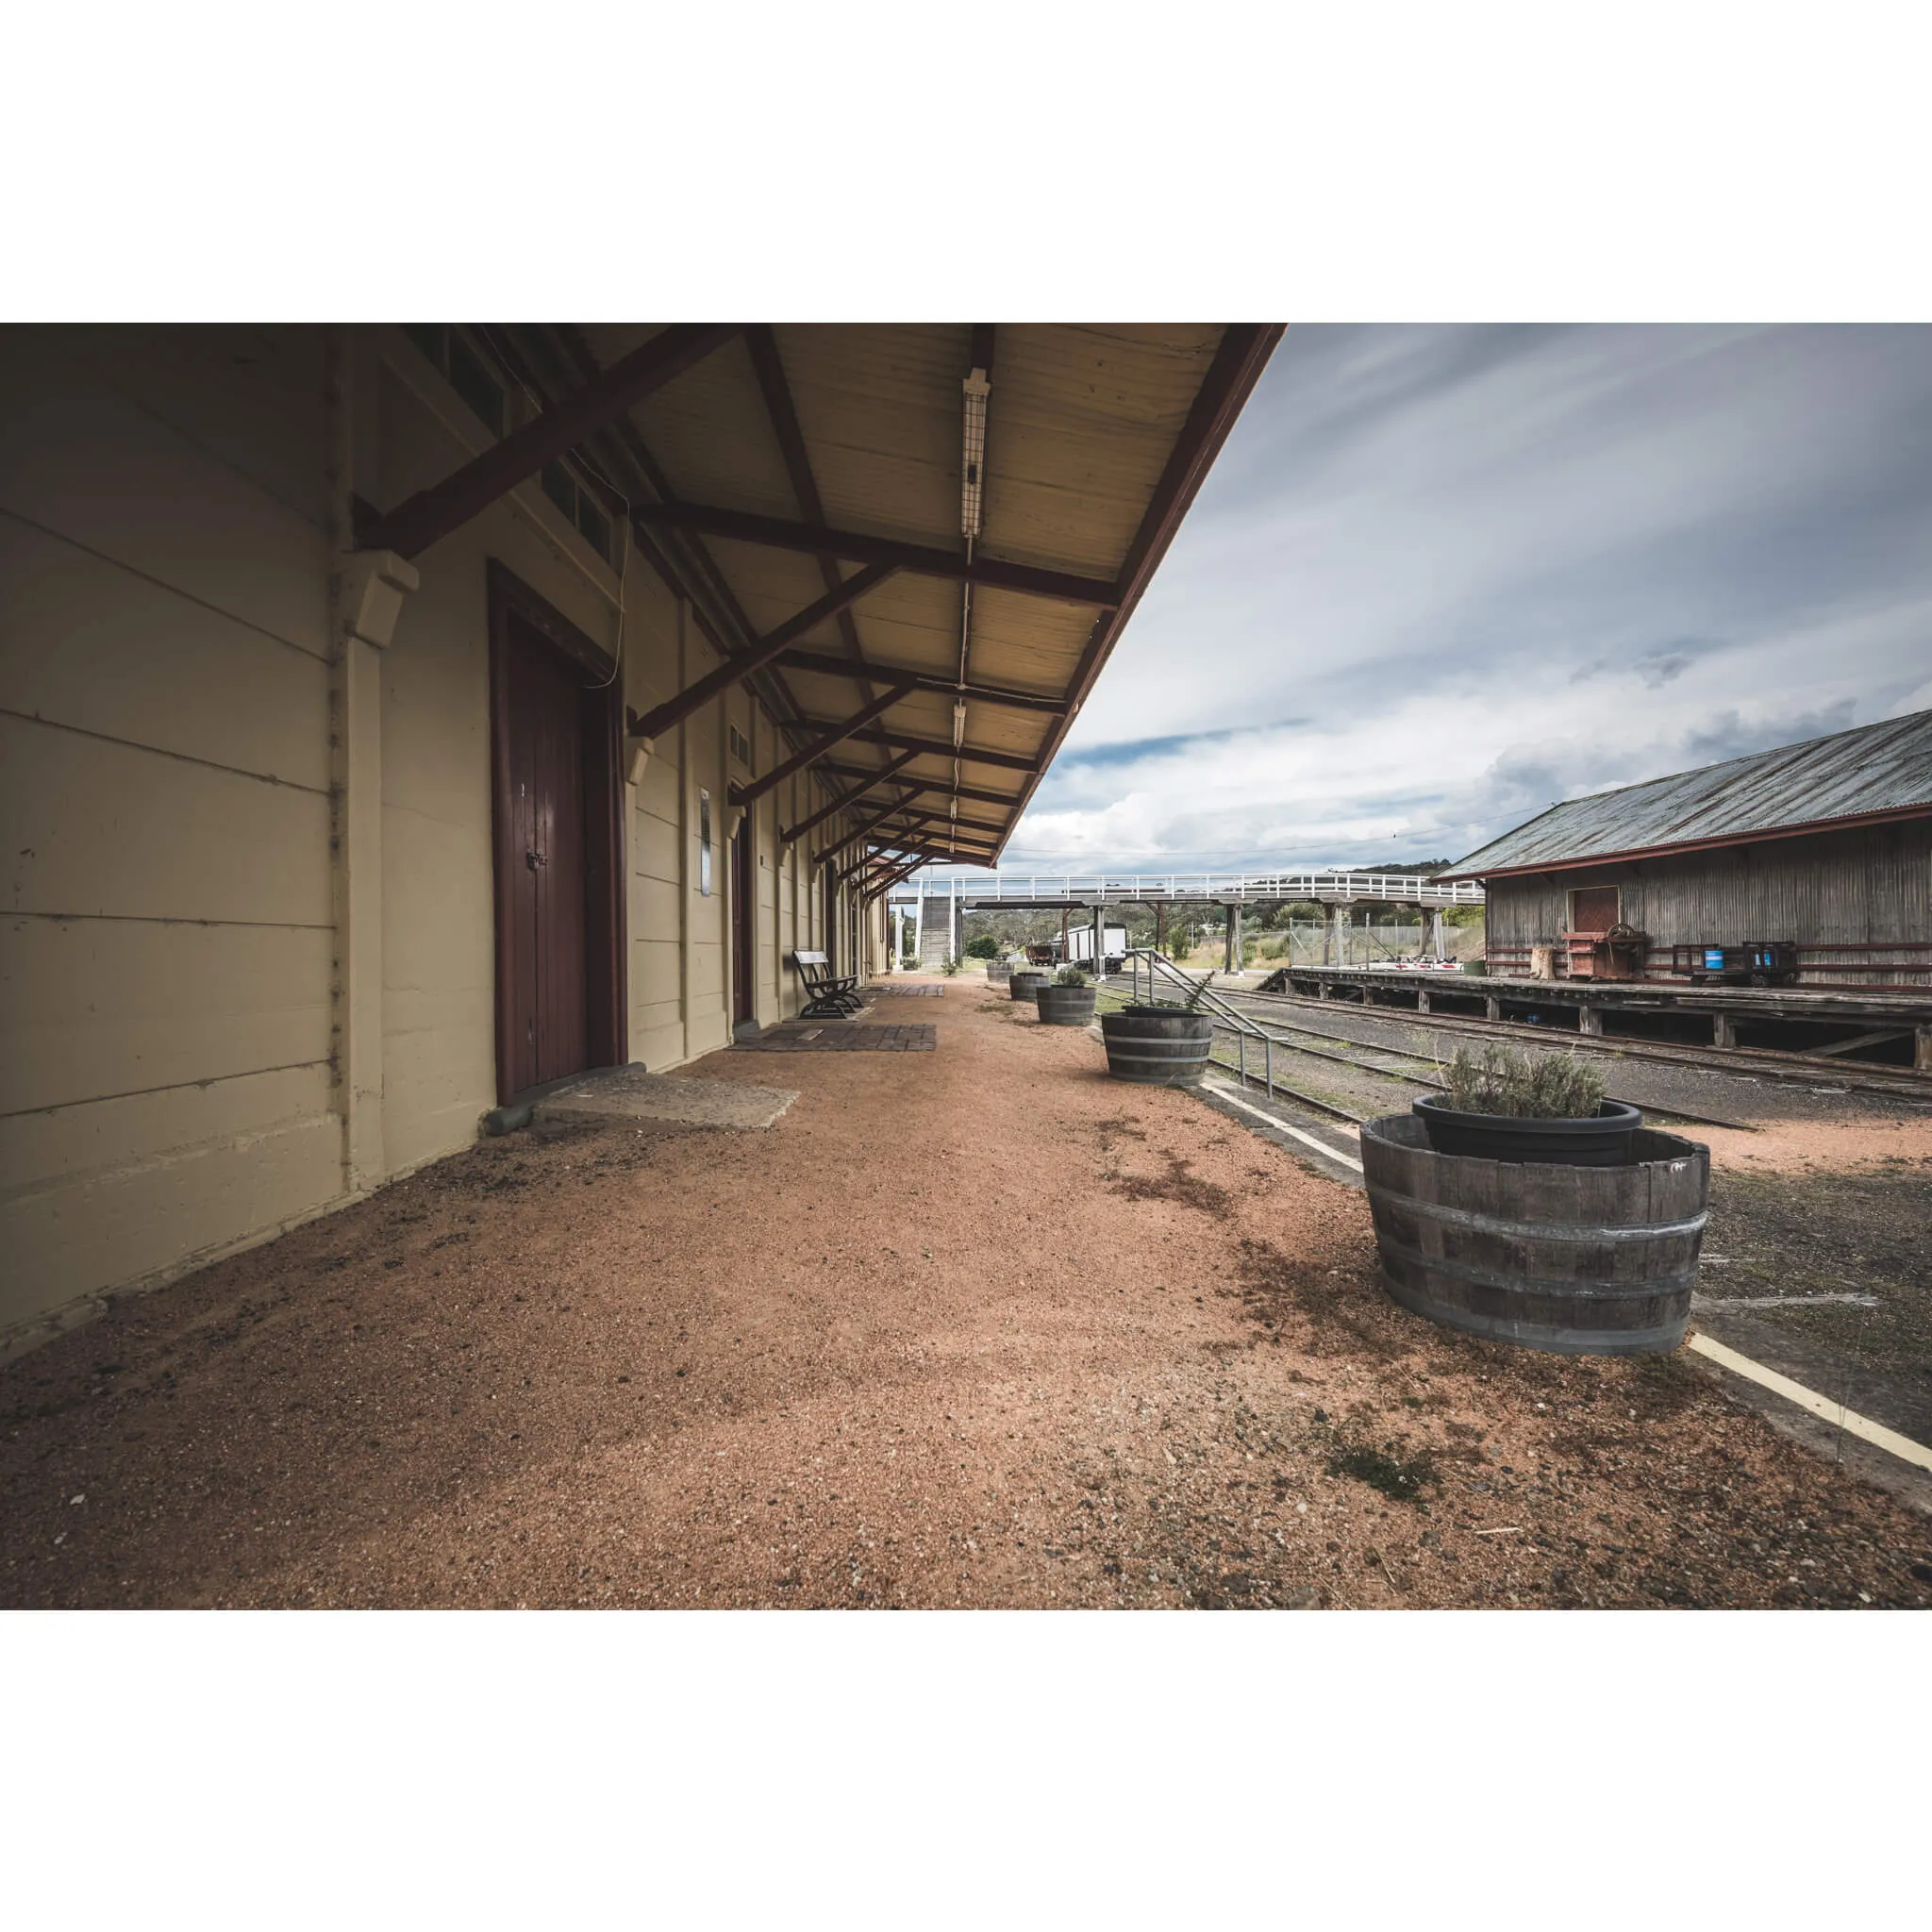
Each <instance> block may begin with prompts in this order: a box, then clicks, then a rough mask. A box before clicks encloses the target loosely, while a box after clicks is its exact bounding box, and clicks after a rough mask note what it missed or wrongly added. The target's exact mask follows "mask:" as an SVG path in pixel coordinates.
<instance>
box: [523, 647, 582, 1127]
mask: <svg viewBox="0 0 1932 1932" xmlns="http://www.w3.org/2000/svg"><path fill="white" fill-rule="evenodd" d="M581 685H582V679H581V678H580V677H579V676H577V675H575V673H573V672H572V671H571V669H570V668H569V667H568V666H566V665H565V664H563V663H561V662H560V661H559V660H558V658H557V657H556V656H555V654H554V653H552V652H551V651H550V650H549V649H547V648H546V647H545V646H544V645H543V643H542V641H541V640H540V639H537V638H533V637H531V636H530V635H529V634H528V633H527V632H526V631H525V627H524V626H523V625H521V624H519V623H518V622H516V620H515V619H514V618H513V619H512V620H511V623H510V664H509V701H510V702H509V718H508V725H509V793H510V818H511V824H512V826H513V828H514V832H515V839H516V843H515V847H514V856H515V858H518V859H519V860H520V861H521V864H520V865H519V866H518V867H517V869H516V872H515V874H513V877H514V885H513V887H512V891H511V895H510V896H511V908H512V931H511V940H510V947H511V953H512V957H513V958H514V959H515V961H516V967H517V972H516V976H515V980H514V983H513V987H512V1006H511V1043H512V1046H513V1050H514V1054H515V1060H514V1064H513V1067H512V1072H511V1080H512V1089H513V1091H522V1090H523V1089H524V1088H525V1087H534V1086H537V1085H538V1084H539V1083H541V1082H542V1081H545V1080H558V1079H561V1078H563V1077H564V1075H566V1074H577V1073H581V1072H582V1071H583V1070H584V1068H585V1067H586V1066H587V1065H588V1064H589V1055H588V1046H589V1024H588V1021H589V1013H588V999H587V981H586V972H585V967H586V947H585V931H584V913H585V892H584V758H583V742H584V732H583V719H582V704H581V699H580V688H581Z"/></svg>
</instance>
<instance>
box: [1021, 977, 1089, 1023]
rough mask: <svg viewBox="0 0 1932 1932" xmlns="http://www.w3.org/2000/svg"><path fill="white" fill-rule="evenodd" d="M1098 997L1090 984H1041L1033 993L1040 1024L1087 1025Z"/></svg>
mask: <svg viewBox="0 0 1932 1932" xmlns="http://www.w3.org/2000/svg"><path fill="white" fill-rule="evenodd" d="M1098 997H1099V994H1098V993H1097V992H1095V991H1094V990H1093V988H1092V987H1091V986H1042V987H1041V989H1040V991H1038V992H1037V993H1035V994H1034V996H1033V998H1034V1004H1035V1005H1036V1006H1037V1007H1038V1008H1039V1009H1040V1024H1041V1025H1042V1026H1089V1025H1091V1024H1092V1023H1093V1003H1094V1001H1095V1000H1096V999H1097V998H1098Z"/></svg>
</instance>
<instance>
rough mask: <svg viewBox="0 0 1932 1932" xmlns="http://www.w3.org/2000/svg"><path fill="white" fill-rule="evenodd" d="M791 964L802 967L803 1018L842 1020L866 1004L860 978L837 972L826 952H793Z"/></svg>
mask: <svg viewBox="0 0 1932 1932" xmlns="http://www.w3.org/2000/svg"><path fill="white" fill-rule="evenodd" d="M791 963H792V964H793V965H794V966H795V967H796V968H797V969H798V979H799V984H800V985H801V986H802V987H803V988H804V989H805V1010H804V1012H803V1013H802V1014H800V1016H799V1017H800V1018H801V1019H805V1020H842V1019H844V1018H845V1017H846V1016H847V1015H848V1014H851V1013H856V1012H858V1010H859V1009H860V1008H862V1007H863V1006H864V1005H865V1001H864V999H863V998H862V997H861V996H860V994H859V991H858V979H857V978H856V977H854V976H850V975H841V974H836V973H834V972H833V971H832V962H831V960H830V959H829V958H826V957H825V955H824V953H804V952H799V953H793V954H792V956H791Z"/></svg>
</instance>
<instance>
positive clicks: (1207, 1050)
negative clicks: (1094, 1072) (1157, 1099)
mask: <svg viewBox="0 0 1932 1932" xmlns="http://www.w3.org/2000/svg"><path fill="white" fill-rule="evenodd" d="M1100 1032H1101V1037H1102V1039H1104V1040H1105V1041H1107V1071H1108V1073H1109V1074H1112V1075H1113V1077H1114V1078H1115V1079H1116V1080H1132V1081H1135V1082H1137V1083H1138V1084H1139V1085H1141V1086H1143V1087H1191V1086H1192V1085H1193V1084H1194V1082H1195V1081H1197V1080H1198V1079H1199V1078H1200V1077H1201V1075H1202V1074H1205V1073H1206V1072H1207V1071H1208V1058H1209V1056H1210V1055H1211V1053H1212V1052H1213V1048H1214V1021H1213V1019H1212V1017H1211V1016H1210V1015H1208V1014H1207V1013H1190V1012H1186V1011H1184V1010H1182V1009H1181V1008H1175V1007H1123V1008H1121V1009H1120V1010H1119V1011H1118V1012H1113V1013H1103V1014H1102V1015H1101V1016H1100Z"/></svg>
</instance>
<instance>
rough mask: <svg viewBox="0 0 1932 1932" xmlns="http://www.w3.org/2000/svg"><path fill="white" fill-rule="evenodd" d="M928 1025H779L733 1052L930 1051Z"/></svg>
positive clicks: (933, 1041)
mask: <svg viewBox="0 0 1932 1932" xmlns="http://www.w3.org/2000/svg"><path fill="white" fill-rule="evenodd" d="M938 1044H939V1040H938V1029H937V1028H935V1027H932V1026H854V1025H852V1024H849V1023H848V1024H841V1023H840V1022H839V1021H837V1020H826V1021H823V1022H819V1023H816V1024H812V1025H809V1026H780V1027H777V1028H776V1029H774V1031H773V1032H770V1033H765V1034H760V1035H759V1037H758V1039H757V1040H741V1041H738V1043H737V1044H736V1045H735V1046H734V1047H733V1048H732V1049H731V1050H732V1052H733V1053H931V1052H933V1051H934V1049H935V1048H936V1047H937V1046H938Z"/></svg>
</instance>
